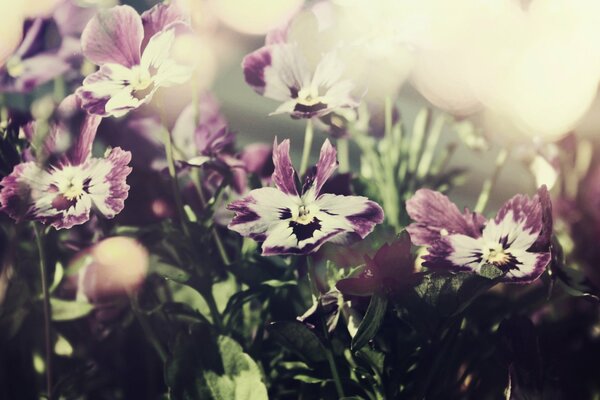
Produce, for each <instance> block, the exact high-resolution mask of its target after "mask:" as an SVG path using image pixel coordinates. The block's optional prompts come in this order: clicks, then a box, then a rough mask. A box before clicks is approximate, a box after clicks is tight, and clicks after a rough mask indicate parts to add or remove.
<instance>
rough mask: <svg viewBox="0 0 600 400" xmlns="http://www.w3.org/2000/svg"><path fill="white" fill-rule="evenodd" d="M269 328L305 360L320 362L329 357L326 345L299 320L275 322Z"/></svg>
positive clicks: (276, 338) (278, 339)
mask: <svg viewBox="0 0 600 400" xmlns="http://www.w3.org/2000/svg"><path fill="white" fill-rule="evenodd" d="M268 329H269V332H270V333H271V334H272V335H273V337H274V338H275V340H277V341H278V342H279V343H281V345H282V346H283V347H285V348H286V349H288V350H290V351H292V352H294V353H296V355H298V356H299V357H300V358H301V359H303V360H304V361H306V362H308V363H311V362H312V363H318V362H323V361H325V360H326V359H327V358H326V356H325V354H326V351H325V347H323V344H322V343H321V341H320V340H319V338H318V337H317V335H315V334H314V333H313V331H311V330H310V329H308V328H307V327H306V326H305V325H304V324H302V323H300V322H298V321H281V322H273V323H272V324H271V325H269V328H268Z"/></svg>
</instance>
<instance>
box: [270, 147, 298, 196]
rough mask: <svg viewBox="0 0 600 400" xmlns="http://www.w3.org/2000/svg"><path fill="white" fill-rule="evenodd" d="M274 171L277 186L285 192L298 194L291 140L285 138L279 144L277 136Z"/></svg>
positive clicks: (274, 150)
mask: <svg viewBox="0 0 600 400" xmlns="http://www.w3.org/2000/svg"><path fill="white" fill-rule="evenodd" d="M273 164H274V165H275V171H273V175H272V179H273V182H275V186H277V188H278V189H279V190H281V191H282V192H283V193H285V194H288V195H295V196H297V195H298V190H297V189H296V171H295V170H294V166H293V165H292V160H291V159H290V140H289V139H285V140H284V141H283V142H281V144H279V145H278V144H277V138H275V140H274V142H273Z"/></svg>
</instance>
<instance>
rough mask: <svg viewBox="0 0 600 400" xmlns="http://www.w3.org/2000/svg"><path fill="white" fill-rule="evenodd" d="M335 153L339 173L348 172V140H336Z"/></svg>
mask: <svg viewBox="0 0 600 400" xmlns="http://www.w3.org/2000/svg"><path fill="white" fill-rule="evenodd" d="M337 153H338V160H339V162H340V173H341V174H344V173H346V172H348V171H350V149H349V148H348V139H346V138H339V139H338V140H337Z"/></svg>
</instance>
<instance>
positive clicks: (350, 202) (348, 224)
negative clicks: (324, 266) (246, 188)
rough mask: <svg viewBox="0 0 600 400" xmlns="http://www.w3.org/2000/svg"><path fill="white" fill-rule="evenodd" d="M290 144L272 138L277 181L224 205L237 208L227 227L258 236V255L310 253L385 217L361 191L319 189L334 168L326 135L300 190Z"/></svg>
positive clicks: (368, 230)
mask: <svg viewBox="0 0 600 400" xmlns="http://www.w3.org/2000/svg"><path fill="white" fill-rule="evenodd" d="M289 150H290V142H289V140H284V141H283V142H282V143H281V144H279V145H278V144H277V139H275V144H274V147H273V164H274V165H275V171H274V172H273V176H272V180H273V182H274V183H275V186H276V187H274V188H273V187H263V188H260V189H255V190H252V191H251V192H250V193H249V194H248V195H247V196H246V197H244V198H243V199H241V200H237V201H235V202H233V203H231V204H229V206H228V209H230V210H232V211H234V212H235V217H234V218H233V220H232V221H231V223H230V224H229V229H231V230H234V231H236V232H238V233H240V234H241V235H242V236H246V237H250V238H252V239H254V240H256V241H258V242H262V255H264V256H272V255H278V254H308V253H312V252H314V251H317V250H318V249H319V248H320V247H321V246H322V245H323V244H324V243H325V242H327V241H330V242H338V243H341V242H344V241H346V240H347V239H348V236H349V235H350V236H358V237H360V238H364V237H366V236H367V235H368V234H369V233H371V231H372V230H373V228H374V227H375V225H377V224H379V223H381V222H383V210H382V209H381V207H380V206H379V205H378V204H377V203H375V202H373V201H370V200H369V199H367V198H365V197H360V196H341V195H334V194H329V193H322V188H323V185H324V184H325V182H326V181H327V180H328V179H329V177H331V175H332V174H333V172H334V171H335V169H336V168H337V159H336V150H335V149H334V148H333V146H332V145H331V143H330V142H329V140H325V143H323V146H322V147H321V154H320V156H319V161H318V162H317V165H316V166H315V167H313V168H312V170H311V171H310V172H309V173H308V174H307V177H306V178H305V182H304V185H303V188H302V190H301V191H300V192H299V191H298V189H297V187H296V171H295V170H294V167H293V166H292V162H291V159H290V154H289Z"/></svg>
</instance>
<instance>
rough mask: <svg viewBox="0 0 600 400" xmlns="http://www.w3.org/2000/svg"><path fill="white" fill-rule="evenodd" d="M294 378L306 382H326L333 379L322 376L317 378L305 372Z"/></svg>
mask: <svg viewBox="0 0 600 400" xmlns="http://www.w3.org/2000/svg"><path fill="white" fill-rule="evenodd" d="M294 379H295V380H297V381H300V382H304V383H325V382H328V381H331V379H321V378H316V377H314V376H310V375H304V374H298V375H294Z"/></svg>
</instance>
